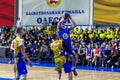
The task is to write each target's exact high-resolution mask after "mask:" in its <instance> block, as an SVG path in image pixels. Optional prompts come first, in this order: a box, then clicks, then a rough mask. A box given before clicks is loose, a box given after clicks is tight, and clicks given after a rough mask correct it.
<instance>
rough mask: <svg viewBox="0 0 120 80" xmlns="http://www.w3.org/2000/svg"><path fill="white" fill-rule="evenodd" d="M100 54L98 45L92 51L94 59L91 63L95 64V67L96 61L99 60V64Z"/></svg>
mask: <svg viewBox="0 0 120 80" xmlns="http://www.w3.org/2000/svg"><path fill="white" fill-rule="evenodd" d="M101 53H102V50H101V48H100V46H99V45H98V44H96V48H95V51H94V58H93V61H92V62H95V66H97V62H98V59H99V62H100V60H101ZM99 64H100V63H99Z"/></svg>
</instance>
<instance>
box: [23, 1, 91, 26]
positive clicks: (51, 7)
mask: <svg viewBox="0 0 120 80" xmlns="http://www.w3.org/2000/svg"><path fill="white" fill-rule="evenodd" d="M91 1H92V0H22V23H23V25H42V23H43V19H44V17H46V18H47V21H48V23H49V24H51V23H52V21H53V19H56V20H58V21H59V20H60V19H61V15H62V13H63V12H64V11H68V12H69V13H70V14H71V16H72V17H73V19H74V20H75V21H76V23H77V25H90V22H92V19H91V18H90V16H93V15H92V13H91V11H92V10H91V9H92V8H93V6H91ZM67 24H68V25H71V22H70V21H69V20H68V21H67Z"/></svg>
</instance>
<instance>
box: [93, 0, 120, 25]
mask: <svg viewBox="0 0 120 80" xmlns="http://www.w3.org/2000/svg"><path fill="white" fill-rule="evenodd" d="M94 24H120V0H94Z"/></svg>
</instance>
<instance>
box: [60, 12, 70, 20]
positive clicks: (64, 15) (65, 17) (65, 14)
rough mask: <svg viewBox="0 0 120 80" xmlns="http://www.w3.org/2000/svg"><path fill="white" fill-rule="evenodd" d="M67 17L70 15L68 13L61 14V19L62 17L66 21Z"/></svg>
mask: <svg viewBox="0 0 120 80" xmlns="http://www.w3.org/2000/svg"><path fill="white" fill-rule="evenodd" d="M69 16H70V14H69V13H68V12H64V13H63V14H62V17H63V18H64V19H67V18H68V17H69Z"/></svg>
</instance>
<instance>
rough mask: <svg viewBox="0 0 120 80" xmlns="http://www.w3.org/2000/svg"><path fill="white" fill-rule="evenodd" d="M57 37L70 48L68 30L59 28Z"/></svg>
mask: <svg viewBox="0 0 120 80" xmlns="http://www.w3.org/2000/svg"><path fill="white" fill-rule="evenodd" d="M58 35H59V37H60V38H62V40H63V41H64V43H65V44H66V45H68V46H71V39H70V29H69V28H60V29H59V31H58Z"/></svg>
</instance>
